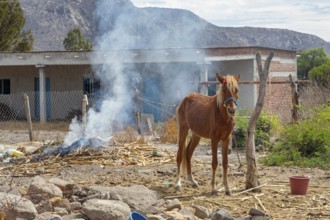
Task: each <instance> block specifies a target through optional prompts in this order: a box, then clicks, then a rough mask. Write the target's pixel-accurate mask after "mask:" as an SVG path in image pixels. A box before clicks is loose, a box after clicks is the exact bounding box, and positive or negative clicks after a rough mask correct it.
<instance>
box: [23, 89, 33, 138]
mask: <svg viewBox="0 0 330 220" xmlns="http://www.w3.org/2000/svg"><path fill="white" fill-rule="evenodd" d="M24 107H25V114H26V119H27V122H28V128H29V138H30V141H33V135H32V121H31V111H30V102H29V96H28V95H27V94H25V93H24Z"/></svg>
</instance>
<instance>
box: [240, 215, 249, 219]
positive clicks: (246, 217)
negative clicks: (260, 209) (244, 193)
mask: <svg viewBox="0 0 330 220" xmlns="http://www.w3.org/2000/svg"><path fill="white" fill-rule="evenodd" d="M251 218H252V216H251V215H247V216H244V217H240V218H239V220H251Z"/></svg>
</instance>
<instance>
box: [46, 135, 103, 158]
mask: <svg viewBox="0 0 330 220" xmlns="http://www.w3.org/2000/svg"><path fill="white" fill-rule="evenodd" d="M104 144H105V143H104V140H103V139H101V138H85V137H84V138H80V139H79V140H77V141H75V142H73V143H72V144H71V145H67V144H62V145H60V146H59V147H57V148H56V149H53V147H48V148H46V149H44V152H43V155H53V156H57V155H59V156H61V157H64V156H66V155H68V154H70V153H74V152H76V151H78V150H87V149H102V148H104V147H105V146H104Z"/></svg>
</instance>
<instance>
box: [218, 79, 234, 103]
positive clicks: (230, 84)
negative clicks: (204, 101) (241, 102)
mask: <svg viewBox="0 0 330 220" xmlns="http://www.w3.org/2000/svg"><path fill="white" fill-rule="evenodd" d="M225 79H226V82H227V83H226V85H227V88H228V90H229V91H230V93H231V94H235V90H236V89H237V87H238V83H237V81H236V79H235V77H233V76H232V75H227V76H225ZM222 86H223V85H222V83H220V84H219V89H218V91H217V106H218V108H220V107H221V106H223V103H224V101H225V100H224V98H223V94H222Z"/></svg>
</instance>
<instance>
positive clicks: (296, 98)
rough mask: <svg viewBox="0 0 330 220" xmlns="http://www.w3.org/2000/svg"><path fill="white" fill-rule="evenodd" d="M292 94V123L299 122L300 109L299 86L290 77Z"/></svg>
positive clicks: (290, 76)
mask: <svg viewBox="0 0 330 220" xmlns="http://www.w3.org/2000/svg"><path fill="white" fill-rule="evenodd" d="M289 79H290V84H291V93H292V123H296V122H297V121H298V109H299V95H298V91H297V86H296V84H295V83H294V81H293V78H292V75H291V74H290V75H289Z"/></svg>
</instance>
